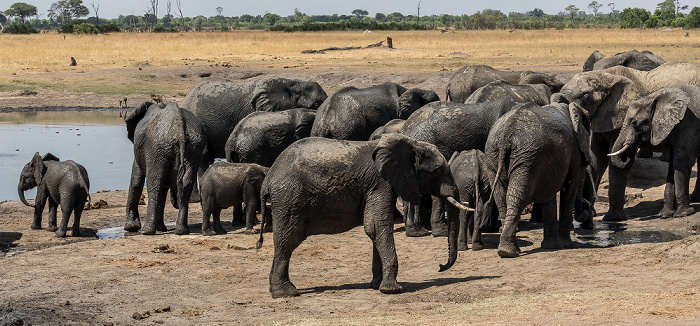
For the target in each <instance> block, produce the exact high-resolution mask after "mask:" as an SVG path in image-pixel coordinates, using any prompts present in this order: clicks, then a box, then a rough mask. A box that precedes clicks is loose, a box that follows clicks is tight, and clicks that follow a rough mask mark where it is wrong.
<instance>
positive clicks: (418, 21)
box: [416, 0, 421, 26]
mask: <svg viewBox="0 0 700 326" xmlns="http://www.w3.org/2000/svg"><path fill="white" fill-rule="evenodd" d="M420 2H421V0H418V16H417V18H416V26H417V25H418V24H420Z"/></svg>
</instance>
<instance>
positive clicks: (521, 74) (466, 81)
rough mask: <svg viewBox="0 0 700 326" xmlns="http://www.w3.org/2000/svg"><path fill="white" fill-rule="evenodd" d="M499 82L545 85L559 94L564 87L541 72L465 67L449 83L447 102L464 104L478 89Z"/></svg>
mask: <svg viewBox="0 0 700 326" xmlns="http://www.w3.org/2000/svg"><path fill="white" fill-rule="evenodd" d="M497 80H502V81H505V82H508V83H510V84H513V85H524V84H545V85H547V86H549V88H550V89H551V91H552V92H558V91H559V89H560V88H561V87H562V85H564V83H562V82H560V81H558V80H557V79H556V78H554V77H553V76H550V75H547V74H545V73H540V72H534V71H501V70H497V69H494V68H491V67H489V66H484V65H475V66H464V67H462V68H460V69H459V70H457V71H456V72H455V73H454V75H452V77H451V78H450V81H449V82H448V83H447V100H448V101H452V102H458V103H464V101H466V100H467V98H468V97H469V96H470V95H471V94H472V93H473V92H475V91H476V90H477V89H478V88H480V87H483V86H486V85H487V84H488V83H490V82H493V81H497Z"/></svg>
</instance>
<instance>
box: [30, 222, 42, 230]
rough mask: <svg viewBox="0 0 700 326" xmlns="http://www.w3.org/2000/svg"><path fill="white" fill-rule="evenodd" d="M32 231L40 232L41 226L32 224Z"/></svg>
mask: <svg viewBox="0 0 700 326" xmlns="http://www.w3.org/2000/svg"><path fill="white" fill-rule="evenodd" d="M32 230H41V224H34V223H32Z"/></svg>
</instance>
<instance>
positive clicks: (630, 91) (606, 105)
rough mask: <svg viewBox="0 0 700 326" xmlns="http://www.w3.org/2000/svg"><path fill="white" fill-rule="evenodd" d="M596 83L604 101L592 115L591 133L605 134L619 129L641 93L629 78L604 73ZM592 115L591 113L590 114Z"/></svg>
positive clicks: (597, 90)
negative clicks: (633, 101) (628, 109)
mask: <svg viewBox="0 0 700 326" xmlns="http://www.w3.org/2000/svg"><path fill="white" fill-rule="evenodd" d="M597 79H598V80H597V81H595V84H596V85H597V87H598V89H596V90H594V92H597V93H600V94H601V95H602V99H601V100H600V101H601V102H600V105H599V106H598V109H597V110H596V111H595V112H593V113H592V116H591V117H590V119H591V131H593V132H596V133H604V132H608V131H612V130H615V129H619V128H621V127H622V122H623V121H624V119H625V114H626V113H627V107H628V106H629V104H630V103H631V102H632V99H635V98H637V97H639V96H638V94H640V93H641V91H640V89H639V87H638V86H637V85H635V84H634V82H632V80H630V79H629V78H627V77H624V76H619V75H614V74H610V73H602V76H600V77H599V78H597ZM589 114H591V112H589Z"/></svg>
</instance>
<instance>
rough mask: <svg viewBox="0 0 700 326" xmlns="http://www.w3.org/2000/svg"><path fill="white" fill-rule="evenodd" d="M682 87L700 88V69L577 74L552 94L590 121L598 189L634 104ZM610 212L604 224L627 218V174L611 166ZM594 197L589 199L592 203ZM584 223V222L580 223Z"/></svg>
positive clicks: (677, 65)
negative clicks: (693, 86) (625, 210)
mask: <svg viewBox="0 0 700 326" xmlns="http://www.w3.org/2000/svg"><path fill="white" fill-rule="evenodd" d="M682 84H692V85H700V67H698V66H697V65H694V64H690V63H683V62H671V63H666V64H664V65H662V66H660V67H658V68H656V69H654V70H651V71H639V70H635V69H632V68H628V67H622V66H617V67H612V68H608V69H605V70H601V71H589V72H582V73H578V74H576V75H575V76H574V77H572V78H571V80H569V81H568V82H567V83H566V85H564V87H562V89H561V92H560V93H556V94H553V95H552V103H564V104H568V103H576V104H579V105H581V107H582V108H583V110H584V112H585V114H586V115H587V116H588V118H589V121H590V122H591V160H592V161H591V162H592V167H593V168H592V172H593V176H592V178H593V179H594V180H595V187H592V188H593V189H592V190H597V189H598V185H600V180H601V178H602V176H603V173H604V172H605V170H606V169H607V168H608V161H609V160H608V156H607V154H608V153H611V152H614V151H612V147H613V144H614V143H615V141H616V139H617V137H618V134H619V132H620V128H621V127H622V123H623V120H624V118H625V115H626V113H627V109H628V107H629V105H630V103H632V101H634V100H636V99H638V98H640V97H643V96H646V95H649V94H651V93H653V92H655V91H658V90H661V89H663V88H667V87H674V86H678V85H682ZM608 177H609V185H608V198H609V208H608V212H607V213H606V214H605V216H604V217H603V221H621V220H625V219H627V217H626V216H625V214H624V211H623V207H624V204H625V186H626V185H627V171H626V170H622V169H618V168H617V167H615V166H610V169H609V171H608ZM593 193H594V192H593V191H590V192H589V195H590V196H591V197H587V198H586V199H587V200H588V201H590V202H591V203H592V202H593V197H592V196H593V195H592V194H593ZM579 222H583V221H579Z"/></svg>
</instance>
